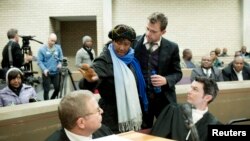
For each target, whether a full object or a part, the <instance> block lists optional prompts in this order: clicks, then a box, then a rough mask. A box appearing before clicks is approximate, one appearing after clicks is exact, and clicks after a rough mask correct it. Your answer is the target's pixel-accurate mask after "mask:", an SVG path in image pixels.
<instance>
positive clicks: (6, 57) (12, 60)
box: [1, 29, 33, 79]
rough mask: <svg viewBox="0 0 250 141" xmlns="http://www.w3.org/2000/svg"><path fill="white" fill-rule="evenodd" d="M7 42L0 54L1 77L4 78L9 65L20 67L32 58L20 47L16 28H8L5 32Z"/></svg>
mask: <svg viewBox="0 0 250 141" xmlns="http://www.w3.org/2000/svg"><path fill="white" fill-rule="evenodd" d="M7 37H8V39H9V42H8V43H7V44H6V46H5V47H4V49H3V52H2V56H3V60H2V71H5V72H2V73H3V74H1V75H2V76H1V78H2V79H4V78H5V73H6V71H7V70H8V69H9V68H11V67H17V68H19V69H20V68H21V67H22V66H23V65H24V64H26V63H28V62H29V61H31V60H32V59H33V57H32V56H30V55H24V54H23V53H22V49H21V47H20V45H19V43H18V41H19V36H18V30H17V29H9V30H8V32H7Z"/></svg>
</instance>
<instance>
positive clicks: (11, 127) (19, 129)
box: [0, 99, 60, 141]
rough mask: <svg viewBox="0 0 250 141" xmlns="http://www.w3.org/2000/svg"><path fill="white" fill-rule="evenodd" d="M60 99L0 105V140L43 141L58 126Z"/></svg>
mask: <svg viewBox="0 0 250 141" xmlns="http://www.w3.org/2000/svg"><path fill="white" fill-rule="evenodd" d="M59 102H60V99H55V100H47V101H40V102H34V103H27V104H21V105H13V106H7V107H0V140H8V141H34V140H36V141H44V140H45V139H46V138H47V137H48V136H49V135H50V134H52V132H54V131H55V130H56V129H58V128H59V127H60V121H59V118H58V113H57V107H58V104H59Z"/></svg>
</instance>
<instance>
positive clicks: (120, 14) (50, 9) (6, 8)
mask: <svg viewBox="0 0 250 141" xmlns="http://www.w3.org/2000/svg"><path fill="white" fill-rule="evenodd" d="M241 10H242V7H241V0H233V1H229V0H219V1H218V0H185V1H183V0H157V1H155V0H147V1H145V0H136V1H134V0H112V16H111V17H112V24H113V25H112V27H113V26H115V25H117V24H121V23H123V24H128V25H131V26H132V27H134V28H135V30H136V32H137V34H143V33H144V31H145V24H146V18H147V17H148V15H149V14H151V13H152V12H154V11H160V12H163V13H165V14H166V15H167V16H168V18H169V25H168V27H167V34H165V35H164V37H166V38H168V39H170V40H172V41H174V42H176V43H178V44H179V47H180V50H181V51H182V50H183V49H184V48H191V49H192V50H193V54H194V56H200V55H204V54H205V53H207V52H208V51H210V50H212V49H214V48H216V47H220V48H223V47H227V48H228V49H229V54H233V53H234V51H235V50H238V49H239V48H240V46H241V45H242V40H243V39H242V17H241V16H242V15H241ZM103 11H105V9H104V10H103V0H91V1H89V0H74V1H69V0H53V1H51V0H42V1H41V0H18V1H11V0H1V1H0V25H1V26H0V39H1V40H0V52H2V48H3V46H4V45H5V44H6V42H7V37H6V32H7V30H8V29H9V28H12V27H14V28H17V29H19V33H20V34H22V35H36V38H35V39H37V40H40V41H43V42H46V41H47V37H48V34H49V33H50V32H51V31H53V32H56V33H59V34H61V35H62V36H61V37H59V40H60V41H61V42H62V43H64V42H68V41H66V40H65V38H64V37H67V36H66V35H65V34H64V33H63V32H62V31H63V30H66V29H64V28H67V27H72V28H71V29H69V31H70V30H76V29H77V27H75V26H71V25H75V24H77V23H74V22H71V23H69V24H66V27H65V26H64V25H65V23H64V22H63V23H62V22H59V21H57V20H52V19H50V17H60V16H96V23H95V24H96V25H95V26H96V45H97V53H98V54H99V53H100V52H101V51H102V47H103V44H104V43H105V42H106V41H104V36H107V35H103V30H104V27H109V26H110V25H104V24H103V23H105V22H103V21H104V19H106V18H107V17H110V15H105V14H104V15H103ZM106 11H107V10H106ZM104 13H105V12H104ZM78 24H81V23H78ZM81 25H82V24H81ZM89 26H91V25H89ZM93 27H94V26H93ZM62 28H63V29H62ZM89 28H92V26H91V27H89ZM60 29H61V30H60ZM85 29H86V30H88V29H87V28H82V27H80V28H79V32H85V31H81V30H85ZM73 34H74V33H72V34H70V35H73ZM67 39H68V40H71V39H72V41H71V42H72V43H73V44H74V43H77V44H78V42H79V41H80V40H79V38H70V39H69V38H67ZM69 42H70V41H69ZM20 43H21V42H20ZM30 45H31V49H32V51H33V52H34V54H37V50H38V48H39V46H40V44H38V43H36V42H31V44H30ZM65 49H66V48H65ZM67 49H71V47H68V45H67ZM63 51H64V50H63ZM67 51H68V50H65V51H64V52H65V53H64V54H67V55H68V52H67ZM70 51H75V48H72V50H70ZM66 57H69V58H70V60H71V61H70V62H71V63H70V65H72V64H73V63H74V56H66ZM0 59H1V56H0ZM72 66H73V65H72ZM34 68H37V65H36V63H34Z"/></svg>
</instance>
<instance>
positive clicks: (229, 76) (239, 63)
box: [222, 56, 250, 81]
mask: <svg viewBox="0 0 250 141" xmlns="http://www.w3.org/2000/svg"><path fill="white" fill-rule="evenodd" d="M222 74H223V79H224V81H243V80H250V68H249V67H247V66H245V65H244V58H243V57H242V56H237V57H235V58H234V61H233V63H230V64H229V65H228V66H227V67H226V68H224V69H223V70H222Z"/></svg>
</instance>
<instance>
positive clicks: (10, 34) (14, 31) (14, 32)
mask: <svg viewBox="0 0 250 141" xmlns="http://www.w3.org/2000/svg"><path fill="white" fill-rule="evenodd" d="M17 34H18V30H17V29H14V28H11V29H9V30H8V32H7V37H8V39H13V38H14V37H15V36H16V35H17Z"/></svg>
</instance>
